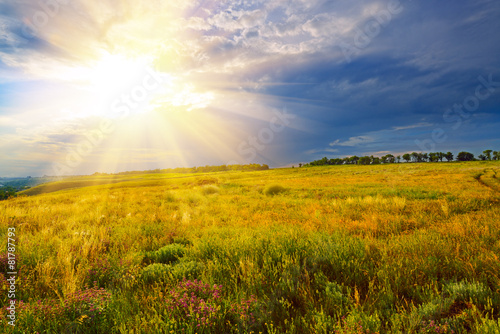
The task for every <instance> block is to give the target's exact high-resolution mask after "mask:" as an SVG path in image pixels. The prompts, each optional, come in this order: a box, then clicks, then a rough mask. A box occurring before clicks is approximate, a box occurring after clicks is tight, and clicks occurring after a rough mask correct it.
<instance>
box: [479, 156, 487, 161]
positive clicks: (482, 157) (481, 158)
mask: <svg viewBox="0 0 500 334" xmlns="http://www.w3.org/2000/svg"><path fill="white" fill-rule="evenodd" d="M477 158H478V159H479V160H481V161H485V160H486V159H487V158H486V156H485V155H484V154H480V155H478V156H477Z"/></svg>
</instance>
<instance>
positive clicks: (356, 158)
mask: <svg viewBox="0 0 500 334" xmlns="http://www.w3.org/2000/svg"><path fill="white" fill-rule="evenodd" d="M358 161H359V157H358V156H355V155H354V156H352V157H350V158H349V163H351V164H353V165H356V164H357V163H358Z"/></svg>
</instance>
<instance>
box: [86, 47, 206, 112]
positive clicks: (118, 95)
mask: <svg viewBox="0 0 500 334" xmlns="http://www.w3.org/2000/svg"><path fill="white" fill-rule="evenodd" d="M81 73H82V74H83V75H82V79H81V80H80V82H82V83H84V87H85V88H84V89H85V90H87V91H88V92H89V93H90V95H91V99H90V100H87V101H86V103H85V104H86V107H85V111H84V112H83V113H84V114H87V115H96V116H103V117H113V116H114V114H115V111H116V110H117V109H119V108H120V105H121V104H123V105H124V107H125V106H126V107H128V108H129V109H130V110H131V111H132V112H133V114H138V113H145V112H148V111H151V110H155V109H156V110H158V109H161V110H164V111H167V112H168V111H174V110H175V111H180V110H182V111H188V112H189V111H192V110H195V109H203V108H206V107H207V106H209V105H210V103H211V102H212V101H213V100H214V98H215V95H214V93H213V92H206V91H205V92H204V91H200V90H199V89H198V88H197V87H196V84H195V83H192V82H187V81H186V80H185V79H183V78H179V77H174V76H172V75H170V74H167V73H162V72H157V71H155V70H154V66H153V60H152V59H150V58H147V57H143V58H135V59H131V58H127V57H125V56H122V55H112V54H105V55H103V56H102V57H101V58H100V59H99V60H98V61H97V62H95V63H93V64H92V65H91V66H90V68H89V67H87V68H86V69H85V70H83V69H82V72H81ZM80 109H81V108H80Z"/></svg>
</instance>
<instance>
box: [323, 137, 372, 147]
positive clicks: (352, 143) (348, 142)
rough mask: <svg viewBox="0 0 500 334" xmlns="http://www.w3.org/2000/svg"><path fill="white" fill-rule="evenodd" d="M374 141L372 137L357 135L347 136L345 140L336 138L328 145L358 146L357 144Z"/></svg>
mask: <svg viewBox="0 0 500 334" xmlns="http://www.w3.org/2000/svg"><path fill="white" fill-rule="evenodd" d="M374 141H375V139H374V138H372V137H368V136H357V137H351V138H349V140H346V141H344V142H342V141H340V140H339V139H337V140H336V141H334V142H331V143H330V144H329V145H330V146H358V145H363V144H368V143H373V142H374Z"/></svg>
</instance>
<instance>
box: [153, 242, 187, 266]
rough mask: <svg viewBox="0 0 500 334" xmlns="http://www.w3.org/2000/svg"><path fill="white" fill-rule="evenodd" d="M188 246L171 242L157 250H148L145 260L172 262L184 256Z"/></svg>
mask: <svg viewBox="0 0 500 334" xmlns="http://www.w3.org/2000/svg"><path fill="white" fill-rule="evenodd" d="M185 251H186V248H185V247H184V245H181V244H170V245H167V246H164V247H162V248H160V249H158V250H157V251H154V252H147V253H146V255H145V256H144V261H145V262H156V263H166V264H169V263H172V262H175V261H177V260H179V259H180V258H181V257H183V256H184V253H185Z"/></svg>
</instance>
